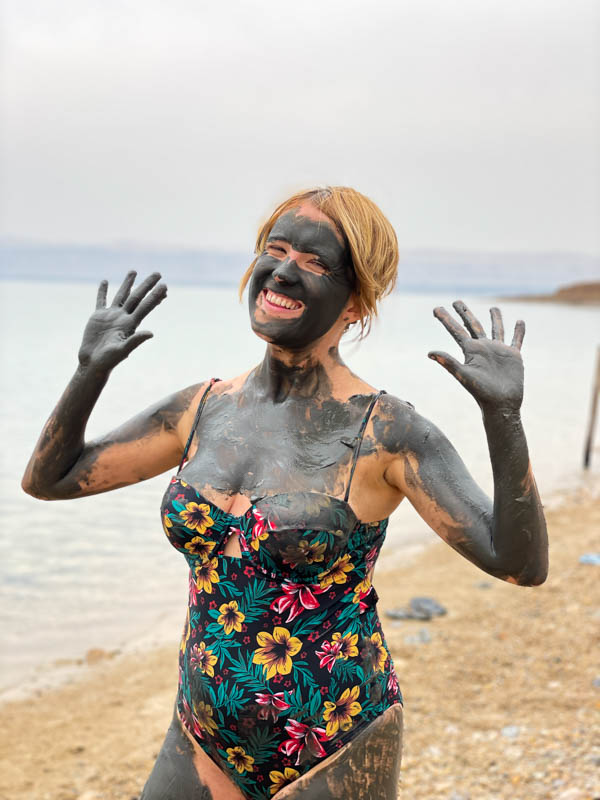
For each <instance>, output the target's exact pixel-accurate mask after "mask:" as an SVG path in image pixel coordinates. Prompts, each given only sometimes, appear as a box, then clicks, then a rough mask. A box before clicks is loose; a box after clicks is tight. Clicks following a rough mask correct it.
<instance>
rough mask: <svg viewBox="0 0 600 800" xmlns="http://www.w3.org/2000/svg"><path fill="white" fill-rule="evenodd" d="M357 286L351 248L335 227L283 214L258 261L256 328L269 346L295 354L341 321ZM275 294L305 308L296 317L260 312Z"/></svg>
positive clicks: (253, 290) (252, 301) (252, 293)
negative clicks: (267, 297)
mask: <svg viewBox="0 0 600 800" xmlns="http://www.w3.org/2000/svg"><path fill="white" fill-rule="evenodd" d="M353 286H354V273H353V270H352V262H351V258H350V254H349V252H348V248H347V247H346V245H345V244H344V243H343V242H342V241H341V240H340V238H338V235H336V233H335V231H334V229H333V228H332V227H331V226H330V225H327V224H325V223H323V222H319V221H316V220H313V219H311V218H309V217H305V216H302V215H301V214H300V212H299V210H298V211H296V210H293V211H290V212H288V213H287V214H284V215H283V216H281V217H280V218H279V219H278V220H277V222H276V223H275V225H274V226H273V230H272V231H271V234H270V236H269V239H268V242H267V247H266V250H265V252H264V253H261V254H260V256H259V257H258V259H257V261H256V265H255V267H254V271H253V273H252V278H251V280H250V288H249V293H248V303H249V309H250V319H251V323H252V329H253V330H254V332H255V333H256V334H258V335H259V336H261V337H262V338H264V339H266V341H268V342H273V343H276V344H278V345H280V346H283V347H289V348H291V349H293V350H299V349H302V348H305V347H306V346H307V345H309V344H310V343H311V342H314V341H315V340H317V339H319V338H320V337H321V336H322V335H323V334H324V333H326V332H327V331H328V330H329V329H330V328H331V326H332V325H333V324H334V322H335V321H336V320H337V319H338V317H339V315H340V312H341V311H342V309H343V308H344V305H345V304H346V302H347V301H348V298H349V297H350V293H351V291H352V289H353ZM268 290H271V291H273V292H275V293H280V292H283V293H284V294H285V296H286V297H288V298H290V299H291V300H293V301H296V302H298V303H301V304H302V312H301V313H299V314H298V316H297V317H296V318H291V319H290V318H289V317H284V318H282V319H277V318H273V316H270V315H266V314H264V313H262V312H261V302H262V297H261V295H262V294H263V293H264V292H265V291H268Z"/></svg>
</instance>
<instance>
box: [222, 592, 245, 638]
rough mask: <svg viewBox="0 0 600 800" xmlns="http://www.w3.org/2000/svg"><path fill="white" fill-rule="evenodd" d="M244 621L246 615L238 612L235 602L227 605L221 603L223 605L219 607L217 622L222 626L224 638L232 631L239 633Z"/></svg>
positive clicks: (232, 601)
mask: <svg viewBox="0 0 600 800" xmlns="http://www.w3.org/2000/svg"><path fill="white" fill-rule="evenodd" d="M245 619H246V615H245V614H243V613H242V612H241V611H239V610H238V604H237V600H231V601H230V602H229V603H223V605H221V606H219V616H218V617H217V622H218V623H219V625H222V626H223V629H224V631H225V635H226V636H229V634H230V633H233V631H237V632H238V633H240V632H241V630H242V622H243V621H244V620H245Z"/></svg>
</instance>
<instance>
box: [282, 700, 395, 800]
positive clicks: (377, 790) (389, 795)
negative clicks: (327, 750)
mask: <svg viewBox="0 0 600 800" xmlns="http://www.w3.org/2000/svg"><path fill="white" fill-rule="evenodd" d="M401 758H402V706H401V705H395V706H392V707H391V708H388V709H387V711H385V712H384V713H383V714H382V715H381V716H380V717H378V718H377V719H376V720H374V721H373V722H371V724H370V725H368V726H367V727H366V728H365V730H364V731H362V732H361V733H359V735H358V736H357V737H356V739H352V741H351V742H348V744H347V745H345V746H344V747H342V749H341V750H340V751H339V752H338V753H336V754H335V755H333V756H330V757H329V758H327V759H325V760H324V761H323V762H322V763H321V764H318V765H317V766H316V767H313V768H312V769H311V770H310V771H309V772H307V773H306V774H305V775H302V777H300V778H298V780H296V781H294V782H293V783H291V784H290V785H289V786H286V787H285V789H282V791H281V792H278V793H277V795H276V797H277V800H347V798H356V800H359V798H360V800H396V798H397V796H398V780H399V778H400V761H401Z"/></svg>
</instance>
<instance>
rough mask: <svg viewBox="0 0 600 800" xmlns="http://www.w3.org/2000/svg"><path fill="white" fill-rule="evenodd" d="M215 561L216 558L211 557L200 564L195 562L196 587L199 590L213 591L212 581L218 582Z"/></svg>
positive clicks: (207, 592)
mask: <svg viewBox="0 0 600 800" xmlns="http://www.w3.org/2000/svg"><path fill="white" fill-rule="evenodd" d="M217 563H218V562H217V559H216V558H211V559H210V560H209V559H207V560H206V561H203V562H202V563H201V564H196V566H195V568H194V573H195V575H196V588H197V589H198V591H199V592H206V594H212V593H213V583H219V574H218V572H217Z"/></svg>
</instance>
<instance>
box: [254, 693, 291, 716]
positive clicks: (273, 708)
mask: <svg viewBox="0 0 600 800" xmlns="http://www.w3.org/2000/svg"><path fill="white" fill-rule="evenodd" d="M283 698H284V693H283V692H275V693H274V694H269V693H268V692H257V693H256V702H257V703H258V704H259V705H261V706H263V708H260V709H259V710H258V718H259V719H269V718H270V719H272V720H273V722H275V721H276V720H277V718H278V717H279V715H280V714H281V713H282V712H283V711H287V710H288V708H289V707H290V704H289V703H286V702H285V700H284V699H283Z"/></svg>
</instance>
